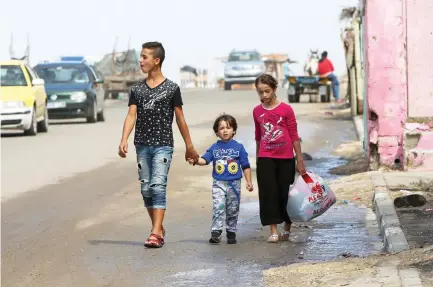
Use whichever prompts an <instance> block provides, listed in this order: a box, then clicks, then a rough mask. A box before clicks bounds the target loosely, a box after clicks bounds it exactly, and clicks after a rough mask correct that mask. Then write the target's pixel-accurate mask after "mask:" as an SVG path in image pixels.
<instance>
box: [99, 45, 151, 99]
mask: <svg viewBox="0 0 433 287" xmlns="http://www.w3.org/2000/svg"><path fill="white" fill-rule="evenodd" d="M94 66H95V70H96V71H97V72H100V73H101V74H102V75H103V76H104V90H105V98H106V99H108V98H109V97H110V94H111V98H112V99H117V98H118V97H119V93H129V90H130V89H131V87H132V85H134V84H135V83H137V82H138V81H142V80H144V79H145V78H146V75H145V74H144V73H143V72H142V71H141V68H140V56H139V53H138V52H137V51H136V50H134V49H132V50H127V51H125V52H117V53H116V52H113V53H110V54H107V55H105V56H104V57H103V58H102V60H100V61H98V62H96V63H95V65H94Z"/></svg>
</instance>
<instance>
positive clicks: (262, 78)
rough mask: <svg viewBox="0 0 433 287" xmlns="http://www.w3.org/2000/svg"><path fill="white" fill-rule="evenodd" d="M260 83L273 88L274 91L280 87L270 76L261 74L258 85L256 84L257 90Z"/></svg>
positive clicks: (257, 80) (257, 81)
mask: <svg viewBox="0 0 433 287" xmlns="http://www.w3.org/2000/svg"><path fill="white" fill-rule="evenodd" d="M260 83H262V84H265V85H268V86H269V87H271V88H272V89H274V90H275V89H276V88H277V87H278V82H277V80H276V79H275V78H274V77H272V76H271V75H269V74H261V75H260V76H258V77H257V79H256V83H255V84H256V89H257V86H258V85H259V84H260Z"/></svg>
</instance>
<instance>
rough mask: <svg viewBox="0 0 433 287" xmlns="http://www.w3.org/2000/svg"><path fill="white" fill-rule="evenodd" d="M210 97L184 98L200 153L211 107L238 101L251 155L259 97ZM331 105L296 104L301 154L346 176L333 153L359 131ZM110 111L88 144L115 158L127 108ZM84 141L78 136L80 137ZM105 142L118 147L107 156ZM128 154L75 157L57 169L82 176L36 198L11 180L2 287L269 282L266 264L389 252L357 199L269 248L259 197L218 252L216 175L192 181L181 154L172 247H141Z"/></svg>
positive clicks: (143, 225)
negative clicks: (212, 238) (212, 187)
mask: <svg viewBox="0 0 433 287" xmlns="http://www.w3.org/2000/svg"><path fill="white" fill-rule="evenodd" d="M203 94H205V95H203ZM203 94H202V93H196V94H192V95H189V97H188V98H185V103H186V104H188V103H191V105H190V107H191V108H190V110H189V112H190V113H194V116H190V117H189V123H190V127H191V133H192V134H193V138H194V136H195V139H196V141H197V142H200V144H197V146H199V147H200V150H201V149H204V148H205V147H206V146H207V145H208V144H209V143H210V142H211V141H213V140H214V138H212V133H211V132H208V131H207V129H209V128H210V126H209V123H210V122H211V121H209V120H203V118H204V117H203V116H204V115H205V114H206V113H209V106H210V105H211V106H213V108H214V109H215V112H216V111H217V110H218V109H219V108H220V107H222V106H224V105H225V103H227V102H228V101H230V102H232V103H234V105H233V106H234V107H232V108H231V110H230V109H226V112H227V111H228V112H231V113H232V114H234V115H236V116H237V118H238V121H239V123H240V124H241V125H242V129H240V130H239V132H238V134H237V140H239V141H241V142H242V143H243V144H244V145H245V146H246V147H247V150H248V152H249V154H250V157H251V158H253V157H254V156H255V155H254V150H255V143H254V140H253V136H252V135H253V127H252V125H251V121H252V119H251V115H250V111H251V107H253V106H254V105H256V100H257V99H256V98H255V96H254V93H253V92H251V91H248V92H245V91H237V92H230V93H224V92H221V91H209V92H205V93H203ZM281 96H282V94H281ZM204 97H207V98H206V100H205V101H203V98H204ZM200 101H202V103H200ZM326 106H327V105H326V104H305V103H301V104H297V105H294V106H293V107H294V109H295V112H296V114H297V116H298V121H299V131H300V135H301V137H302V139H303V151H304V152H307V153H309V154H310V155H311V156H312V157H313V160H312V161H308V162H307V169H309V170H312V171H314V172H316V173H318V174H320V175H321V176H322V177H324V178H325V179H327V180H332V179H334V178H336V176H334V175H330V174H329V173H328V170H329V169H330V168H332V167H335V166H337V165H340V164H343V163H344V161H343V160H341V159H339V158H338V157H336V156H333V155H332V154H331V153H332V151H333V150H334V149H335V148H336V147H337V146H338V145H339V144H340V143H343V142H347V141H351V140H355V139H356V135H355V130H354V125H353V122H352V121H351V120H350V119H338V120H337V119H332V118H330V117H328V116H325V115H324V113H323V112H322V111H323V110H324V109H325V108H326ZM235 107H236V108H235ZM203 110H204V111H203ZM107 114H108V117H107V118H109V119H110V120H108V121H107V122H106V123H102V124H100V125H104V128H103V129H100V130H96V128H95V130H91V129H90V128H87V127H86V129H89V130H87V131H86V133H87V134H88V135H90V134H92V133H95V132H96V131H98V139H95V141H96V142H97V143H98V144H92V143H90V144H89V145H88V148H90V149H96V148H98V147H100V149H102V150H103V151H105V152H106V153H107V152H108V150H110V152H111V153H113V154H114V153H115V150H116V147H117V144H118V142H117V140H118V137H120V127H121V122H122V121H123V117H124V115H125V102H122V101H120V102H119V103H118V104H117V103H116V104H114V105H112V106H110V108H109V109H107ZM187 120H188V114H187ZM68 127H69V126H68V125H65V126H63V127H62V126H61V127H56V128H55V129H54V130H55V132H53V134H52V135H49V136H46V137H45V140H46V142H43V140H41V141H42V143H41V146H43V145H44V144H45V145H46V146H47V147H48V148H49V146H50V145H52V142H53V141H55V140H56V138H59V137H60V138H61V137H62V136H63V137H64V134H65V129H67V128H68ZM74 129H76V127H74ZM92 129H93V128H92ZM72 132H75V131H72ZM76 133H77V134H78V135H79V134H80V130H77V131H76ZM114 138H116V139H115V141H114V140H113V139H114ZM6 140H7V141H8V143H7V145H6V148H8V149H9V150H6V149H5V146H4V145H3V147H2V153H4V152H14V150H13V146H14V144H13V140H18V141H19V142H20V145H23V146H25V145H26V143H25V142H24V140H23V139H22V138H15V137H9V138H6ZM2 143H3V138H2ZM104 143H106V145H112V147H110V148H107V147H106V145H104ZM130 149H131V151H130V153H131V155H132V156H130V158H129V159H128V160H123V161H121V160H118V159H115V158H114V156H115V155H113V156H112V155H110V157H108V159H106V158H104V160H101V159H100V158H99V155H98V158H91V156H92V154H93V153H89V156H88V158H87V159H85V160H83V163H82V165H83V166H86V164H87V162H91V163H89V164H88V166H86V168H84V167H83V168H81V170H80V164H79V163H80V162H79V161H78V162H75V160H76V158H77V157H79V156H80V153H78V152H75V153H74V154H73V156H72V157H74V158H73V159H68V158H67V157H65V158H64V159H63V160H61V161H59V162H60V164H64V165H68V162H69V161H70V162H72V163H73V165H74V166H76V167H77V168H75V173H73V174H67V175H63V178H62V174H59V179H58V180H56V181H55V182H50V183H46V184H45V182H39V184H38V185H37V186H38V188H36V189H33V190H32V189H28V190H26V191H25V192H24V191H23V192H21V191H19V190H18V188H17V187H16V186H23V185H22V184H21V185H19V184H18V183H17V184H16V185H15V186H14V183H13V182H14V181H16V182H18V178H16V179H14V180H13V181H12V180H11V181H9V186H11V187H14V188H15V189H16V190H17V193H18V192H19V193H20V195H19V196H17V197H14V198H11V199H8V200H3V201H2V238H1V239H2V286H263V285H264V283H263V282H262V272H263V270H265V269H268V268H272V267H278V266H282V265H285V264H291V263H294V262H304V261H322V260H332V259H336V258H340V257H351V256H366V255H369V254H371V253H375V252H379V251H380V248H381V242H380V238H379V236H378V230H377V226H376V225H375V224H376V219H375V217H374V214H372V212H371V210H369V209H367V208H363V207H357V206H355V205H352V204H350V203H349V204H344V205H339V204H336V205H334V206H333V207H331V209H330V210H328V212H326V213H325V214H324V215H322V216H320V217H318V218H317V219H315V220H313V221H311V222H308V223H300V224H295V225H294V227H293V232H292V235H291V241H289V242H281V243H278V244H268V243H266V242H265V241H266V238H267V237H268V235H269V234H268V230H267V229H266V228H263V227H262V226H261V225H260V220H259V216H258V201H257V197H256V195H254V194H252V195H246V196H243V197H242V203H241V213H240V219H239V225H238V226H239V231H238V236H237V238H238V244H236V245H227V244H226V243H225V239H224V240H223V242H222V243H221V244H220V245H216V246H215V245H209V244H208V243H207V240H208V236H209V224H210V219H211V214H210V211H211V200H210V193H209V188H208V187H209V173H210V170H209V169H200V170H199V171H196V172H194V173H191V170H192V168H191V167H189V166H186V165H185V164H184V163H183V162H182V157H183V155H182V149H181V148H179V149H178V151H177V152H176V153H175V158H174V161H173V162H178V163H176V164H173V165H172V168H171V171H170V176H171V182H170V183H169V187H168V188H169V195H168V196H169V197H168V200H169V209H168V211H167V215H166V220H165V228H166V229H167V235H166V245H165V246H164V247H163V248H162V249H156V250H155V249H145V248H144V247H143V241H144V240H145V238H146V237H147V236H148V234H149V232H150V224H149V220H148V218H147V215H146V214H145V210H144V207H143V205H142V200H141V195H140V193H139V184H138V181H137V171H136V168H135V164H134V159H133V154H134V151H133V147H130ZM111 150H112V151H111ZM15 152H16V151H15ZM47 157H48V158H47V159H46V160H47V161H48V160H49V159H50V157H53V159H54V157H56V155H55V154H51V155H50V154H49V153H48V155H47ZM8 160H12V159H9V158H8ZM21 160H23V159H21ZM54 160H58V159H54ZM94 161H98V162H99V164H97V167H95V168H93V166H91V165H92V164H93V162H94ZM7 164H12V162H4V161H3V160H2V169H3V165H7ZM14 164H16V165H19V164H22V163H21V162H15V163H14ZM6 169H7V168H6ZM194 171H195V169H194ZM6 172H10V173H9V174H12V171H8V170H6ZM2 173H3V171H2ZM35 173H36V175H35V174H33V175H32V177H31V179H34V178H39V177H38V175H39V173H41V174H42V173H43V169H42V170H37V171H35ZM2 175H3V174H2ZM35 180H36V179H35ZM47 182H48V181H47ZM31 184H32V182H30V183H28V185H31ZM2 189H3V183H2ZM255 194H256V191H255Z"/></svg>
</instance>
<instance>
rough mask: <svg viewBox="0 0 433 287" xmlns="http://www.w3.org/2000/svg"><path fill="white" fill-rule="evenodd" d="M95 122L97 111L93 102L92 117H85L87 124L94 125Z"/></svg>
mask: <svg viewBox="0 0 433 287" xmlns="http://www.w3.org/2000/svg"><path fill="white" fill-rule="evenodd" d="M97 120H98V110H97V107H96V101H93V107H92V115H91V116H89V117H87V122H88V123H96V121H97Z"/></svg>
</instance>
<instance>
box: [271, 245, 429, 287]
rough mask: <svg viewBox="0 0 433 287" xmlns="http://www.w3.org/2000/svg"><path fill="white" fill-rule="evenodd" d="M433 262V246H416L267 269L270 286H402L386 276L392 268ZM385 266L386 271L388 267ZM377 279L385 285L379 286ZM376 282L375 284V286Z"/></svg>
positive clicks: (425, 280) (427, 282) (427, 283)
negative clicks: (405, 249)
mask: <svg viewBox="0 0 433 287" xmlns="http://www.w3.org/2000/svg"><path fill="white" fill-rule="evenodd" d="M432 262H433V246H430V247H426V248H422V249H413V250H409V251H405V252H402V253H399V254H397V255H383V254H382V255H372V256H369V257H366V258H350V259H344V260H337V261H333V262H326V263H299V264H293V265H290V266H288V267H281V268H275V269H270V270H267V271H265V272H264V276H265V281H266V284H267V286H311V287H316V286H317V287H319V286H321V287H322V286H323V287H326V286H400V285H392V284H391V282H390V281H387V280H392V278H391V277H388V278H389V279H387V278H382V279H381V277H384V276H385V275H386V274H385V270H386V269H388V268H391V267H397V268H408V267H418V266H421V265H428V264H430V266H431V263H432ZM384 269H385V270H384ZM423 280H424V282H423V284H425V286H433V279H432V277H430V278H426V277H424V278H423ZM377 282H381V283H382V284H379V285H376V284H377ZM373 283H375V285H371V284H373Z"/></svg>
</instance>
